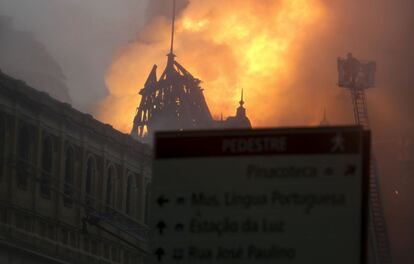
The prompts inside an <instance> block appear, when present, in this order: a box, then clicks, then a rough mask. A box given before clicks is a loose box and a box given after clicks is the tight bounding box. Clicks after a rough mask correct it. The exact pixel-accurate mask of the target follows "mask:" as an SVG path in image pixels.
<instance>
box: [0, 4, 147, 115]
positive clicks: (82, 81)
mask: <svg viewBox="0 0 414 264" xmlns="http://www.w3.org/2000/svg"><path fill="white" fill-rule="evenodd" d="M146 4H147V1H146V0H138V1H137V0H117V1H113V0H87V1H85V0H71V1H65V0H54V1H49V0H34V1H27V0H0V16H1V15H6V16H9V17H11V18H12V19H13V24H14V27H15V28H16V29H17V30H22V31H27V32H30V33H31V34H32V35H33V36H34V37H35V38H36V39H37V41H39V42H40V43H42V44H43V45H44V46H45V48H46V50H47V51H48V52H49V53H50V54H51V55H52V56H53V57H54V59H55V60H56V61H57V62H58V63H59V64H60V66H61V68H62V70H63V73H64V75H65V76H66V79H67V80H66V84H67V86H68V88H69V92H70V95H71V97H72V103H73V104H74V106H75V107H77V108H80V109H81V110H83V111H88V112H89V111H92V110H93V108H94V104H95V103H96V102H98V101H99V100H100V99H101V98H102V97H104V96H105V95H106V93H107V92H106V88H105V73H106V71H107V69H108V67H109V66H110V64H111V62H112V59H113V56H114V54H115V53H116V50H117V49H118V47H119V46H121V45H122V44H123V43H125V42H128V41H129V40H131V39H133V38H134V37H135V34H136V32H137V30H139V28H140V27H141V26H142V24H143V22H144V20H145V15H144V14H145V12H144V10H145V8H146Z"/></svg>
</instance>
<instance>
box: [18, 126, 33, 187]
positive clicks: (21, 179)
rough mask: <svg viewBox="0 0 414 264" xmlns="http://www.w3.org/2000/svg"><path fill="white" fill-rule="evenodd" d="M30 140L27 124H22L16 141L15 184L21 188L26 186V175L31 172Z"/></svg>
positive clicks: (30, 134) (30, 135)
mask: <svg viewBox="0 0 414 264" xmlns="http://www.w3.org/2000/svg"><path fill="white" fill-rule="evenodd" d="M32 142H33V140H32V133H31V131H30V128H29V126H28V125H24V124H22V125H21V126H20V129H19V133H18V141H17V159H18V160H17V162H18V166H17V168H18V169H17V186H18V187H20V188H23V189H26V188H27V184H28V177H29V174H30V172H31V166H32V164H31V158H32V148H33V146H32V144H33V143H32Z"/></svg>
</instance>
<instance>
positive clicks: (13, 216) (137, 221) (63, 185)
mask: <svg viewBox="0 0 414 264" xmlns="http://www.w3.org/2000/svg"><path fill="white" fill-rule="evenodd" d="M150 173H151V171H150V149H149V148H148V147H147V146H146V145H144V144H141V143H139V142H137V141H136V140H133V139H132V138H131V137H130V136H129V135H125V134H122V133H121V132H119V131H116V130H115V129H113V128H112V127H111V126H109V125H106V124H102V123H100V122H98V121H97V120H95V119H93V118H92V116H90V115H87V114H83V113H81V112H78V111H77V110H75V109H73V108H72V107H71V106H70V105H68V104H65V103H61V102H59V101H56V100H54V99H52V98H51V97H49V96H48V95H47V94H45V93H42V92H38V91H36V90H34V89H32V88H30V87H28V86H27V85H26V84H25V83H23V82H21V81H18V80H15V79H13V78H11V77H8V76H6V75H5V74H3V73H1V72H0V263H19V264H21V263H78V264H81V263H88V264H92V263H142V262H143V261H144V257H145V255H146V254H147V251H148V249H147V233H148V227H147V225H146V212H147V208H146V198H147V188H146V186H147V185H148V183H149V180H150Z"/></svg>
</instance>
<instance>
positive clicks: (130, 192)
mask: <svg viewBox="0 0 414 264" xmlns="http://www.w3.org/2000/svg"><path fill="white" fill-rule="evenodd" d="M134 189H135V184H134V180H133V176H132V175H129V176H128V180H127V186H126V197H125V212H126V213H127V214H129V215H130V214H133V208H134Z"/></svg>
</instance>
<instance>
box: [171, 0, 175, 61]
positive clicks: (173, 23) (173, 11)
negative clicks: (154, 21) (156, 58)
mask: <svg viewBox="0 0 414 264" xmlns="http://www.w3.org/2000/svg"><path fill="white" fill-rule="evenodd" d="M175 1H176V0H173V10H172V23H171V46H170V54H174V32H175Z"/></svg>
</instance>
